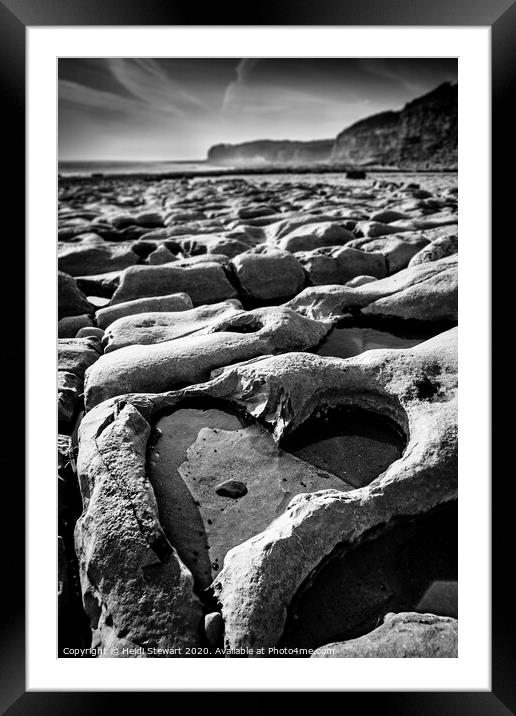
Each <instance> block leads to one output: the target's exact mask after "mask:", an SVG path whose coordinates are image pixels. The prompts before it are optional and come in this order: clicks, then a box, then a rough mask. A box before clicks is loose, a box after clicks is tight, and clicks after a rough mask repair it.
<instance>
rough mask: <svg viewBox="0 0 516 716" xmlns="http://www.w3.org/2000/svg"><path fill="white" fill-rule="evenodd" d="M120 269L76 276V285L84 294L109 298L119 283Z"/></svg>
mask: <svg viewBox="0 0 516 716" xmlns="http://www.w3.org/2000/svg"><path fill="white" fill-rule="evenodd" d="M121 275H122V272H121V271H108V272H107V273H101V274H95V275H93V276H77V285H78V286H79V288H80V289H81V291H83V293H85V294H86V296H98V297H101V298H111V296H112V295H113V294H114V292H115V291H116V289H117V288H118V284H119V283H120V276H121Z"/></svg>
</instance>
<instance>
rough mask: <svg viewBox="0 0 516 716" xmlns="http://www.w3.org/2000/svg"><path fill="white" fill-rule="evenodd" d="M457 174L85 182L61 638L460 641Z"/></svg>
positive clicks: (71, 203) (343, 646) (70, 277)
mask: <svg viewBox="0 0 516 716" xmlns="http://www.w3.org/2000/svg"><path fill="white" fill-rule="evenodd" d="M457 237H458V228H457V177H456V175H455V174H453V173H434V174H432V173H424V174H414V173H413V174H408V173H407V174H402V173H399V174H382V173H370V174H368V175H367V176H366V178H365V179H350V178H346V177H345V176H344V175H338V174H332V175H324V174H316V175H298V176H296V175H293V174H290V175H288V176H287V175H285V176H282V175H275V176H266V175H263V176H247V177H245V176H232V177H230V176H222V177H192V178H185V177H182V178H175V179H170V178H156V179H154V180H153V181H149V180H148V179H147V178H146V179H142V178H138V177H134V176H133V177H111V178H110V177H90V178H84V179H82V180H81V181H77V180H67V179H65V178H62V179H61V180H60V185H59V222H58V269H59V272H58V294H59V304H58V343H59V346H58V349H59V350H58V420H59V437H58V455H59V462H58V473H59V474H58V481H59V482H58V484H59V517H60V518H59V643H60V648H61V649H63V648H65V647H66V648H70V647H71V648H77V649H80V648H82V647H86V650H87V649H88V648H89V647H91V652H90V654H91V655H95V656H97V657H117V656H129V657H138V658H145V657H150V656H165V657H166V656H176V657H178V656H220V657H228V656H240V657H242V656H244V657H254V658H259V657H264V656H265V657H268V656H269V657H272V658H274V657H277V656H281V655H284V654H286V655H288V656H305V657H306V656H310V655H313V656H314V657H316V658H321V657H323V658H328V657H335V658H343V657H344V658H350V657H378V656H380V657H403V658H416V657H451V656H456V655H457V616H458V615H457V604H456V601H457V599H456V594H457V587H456V585H457V536H456V528H457V515H456V501H457V406H456V399H457V397H456V396H457V320H458V306H457V273H458V238H457Z"/></svg>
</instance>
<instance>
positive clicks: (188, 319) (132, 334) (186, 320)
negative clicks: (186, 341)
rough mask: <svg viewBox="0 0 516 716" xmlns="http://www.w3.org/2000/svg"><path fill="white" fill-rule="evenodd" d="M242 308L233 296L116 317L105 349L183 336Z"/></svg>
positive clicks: (106, 335)
mask: <svg viewBox="0 0 516 716" xmlns="http://www.w3.org/2000/svg"><path fill="white" fill-rule="evenodd" d="M241 311H242V306H241V304H240V303H239V302H238V301H236V300H235V299H232V300H231V301H224V302H222V303H214V304H211V305H209V306H198V307H197V308H192V309H191V310H189V311H188V310H186V311H170V312H154V313H152V312H149V313H139V314H137V315H135V316H125V317H123V318H118V319H117V320H116V321H114V322H113V323H111V324H110V325H109V326H108V328H107V329H106V333H105V337H104V341H103V344H104V353H111V352H112V351H116V350H119V349H120V348H125V346H131V345H135V344H138V345H150V344H153V343H164V342H165V341H171V340H174V339H175V338H182V337H183V336H188V335H190V334H192V333H196V332H197V331H200V330H201V329H203V328H207V327H208V326H213V325H216V324H217V323H219V322H220V321H221V320H222V319H224V318H229V317H230V316H233V315H236V314H238V313H240V312H241Z"/></svg>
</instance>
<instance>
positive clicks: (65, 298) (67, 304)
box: [57, 271, 95, 320]
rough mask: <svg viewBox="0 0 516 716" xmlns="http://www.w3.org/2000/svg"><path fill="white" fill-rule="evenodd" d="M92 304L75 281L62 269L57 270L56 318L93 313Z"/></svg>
mask: <svg viewBox="0 0 516 716" xmlns="http://www.w3.org/2000/svg"><path fill="white" fill-rule="evenodd" d="M94 311H95V308H94V306H92V304H91V303H90V302H89V301H88V299H87V298H86V296H85V295H84V294H83V293H82V291H81V290H80V289H79V287H78V286H77V281H76V280H75V279H74V278H73V277H72V276H69V275H68V274H67V273H63V272H62V271H58V272H57V315H58V320H61V318H67V317H69V316H79V315H83V314H86V315H93V313H94Z"/></svg>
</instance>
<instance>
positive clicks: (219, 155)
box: [208, 82, 457, 170]
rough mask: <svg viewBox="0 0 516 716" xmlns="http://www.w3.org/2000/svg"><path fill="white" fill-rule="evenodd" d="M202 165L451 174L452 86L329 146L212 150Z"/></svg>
mask: <svg viewBox="0 0 516 716" xmlns="http://www.w3.org/2000/svg"><path fill="white" fill-rule="evenodd" d="M208 161H210V162H213V163H214V164H224V165H231V166H249V167H250V166H266V165H268V164H274V165H279V164H282V165H289V164H293V165H295V164H305V165H306V164H311V163H313V164H316V163H319V164H322V163H331V164H339V165H344V164H346V165H353V166H356V165H365V166H372V165H374V166H382V167H394V168H399V169H409V170H410V169H413V170H417V169H436V170H439V169H456V167H457V85H456V84H451V83H449V82H446V83H444V84H442V85H440V86H439V87H437V88H436V89H434V90H432V91H431V92H429V93H428V94H426V95H423V96H422V97H418V98H417V99H415V100H413V101H412V102H409V103H408V104H406V105H405V106H404V107H403V109H401V110H400V111H389V112H382V113H380V114H375V115H372V116H371V117H367V118H366V119H362V120H360V121H359V122H356V123H355V124H353V125H351V126H350V127H348V128H347V129H345V130H344V131H343V132H341V133H340V134H339V135H338V136H337V138H336V139H335V140H331V139H321V140H316V141H311V142H294V141H287V140H286V141H275V140H259V141H255V142H245V143H244V144H217V145H215V146H213V147H211V148H210V150H209V151H208Z"/></svg>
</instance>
